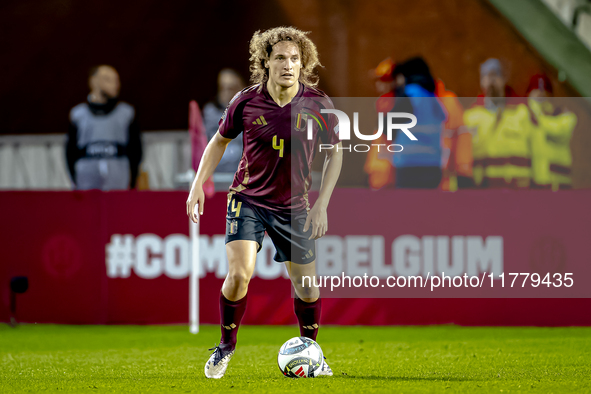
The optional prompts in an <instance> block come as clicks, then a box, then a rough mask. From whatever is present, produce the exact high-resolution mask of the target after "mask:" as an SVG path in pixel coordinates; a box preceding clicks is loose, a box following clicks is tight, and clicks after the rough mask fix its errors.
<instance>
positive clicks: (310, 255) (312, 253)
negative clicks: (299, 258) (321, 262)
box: [304, 249, 314, 259]
mask: <svg viewBox="0 0 591 394" xmlns="http://www.w3.org/2000/svg"><path fill="white" fill-rule="evenodd" d="M313 256H314V252H312V249H310V250H308V251H307V252H306V255H305V256H304V258H305V259H309V258H310V257H313Z"/></svg>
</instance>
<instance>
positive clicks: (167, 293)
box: [0, 189, 591, 325]
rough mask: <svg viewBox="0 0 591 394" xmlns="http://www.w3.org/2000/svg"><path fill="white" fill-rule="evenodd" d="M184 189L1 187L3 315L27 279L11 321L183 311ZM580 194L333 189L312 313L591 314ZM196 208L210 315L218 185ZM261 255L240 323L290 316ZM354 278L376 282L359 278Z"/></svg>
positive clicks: (216, 270) (217, 256)
mask: <svg viewBox="0 0 591 394" xmlns="http://www.w3.org/2000/svg"><path fill="white" fill-rule="evenodd" d="M186 197H187V194H186V193H184V192H135V191H131V192H108V193H103V192H99V191H91V192H2V193H0V204H2V205H1V206H2V207H3V208H2V213H1V223H2V224H1V226H2V227H1V230H0V244H1V250H2V257H1V262H0V321H8V319H9V316H10V298H11V297H10V287H9V284H10V279H11V278H13V277H15V276H26V277H28V279H29V289H28V291H27V292H26V293H24V294H19V295H17V296H16V317H17V319H18V320H19V321H22V322H31V323H33V322H38V323H49V322H51V323H71V324H167V323H186V322H188V316H189V284H188V275H189V270H190V242H189V238H188V231H189V226H188V219H187V217H186V214H185V200H186ZM590 197H591V192H589V191H565V192H557V193H553V192H549V191H500V190H490V191H484V190H482V191H480V190H474V191H463V192H458V193H443V192H438V191H393V190H385V191H380V192H371V191H368V190H361V189H339V190H337V191H335V193H334V195H333V198H332V200H331V205H330V208H329V234H328V235H327V236H325V237H324V238H322V239H321V240H320V241H319V242H318V243H317V256H318V257H317V265H318V274H319V275H320V276H321V277H324V278H328V285H326V283H324V284H325V285H326V286H324V287H323V289H322V294H323V298H324V301H323V317H322V322H323V324H441V323H457V324H465V325H590V324H591V314H589V313H588V311H589V310H590V307H591V299H590V298H589V297H591V287H590V286H588V285H587V281H588V280H589V279H590V278H591V264H589V263H590V261H589V260H590V259H589V257H588V253H587V250H586V249H587V240H589V239H591V208H590V207H589V204H588V201H589V200H590ZM205 208H206V209H205V214H204V216H203V217H202V222H201V234H202V236H201V239H200V249H201V256H200V260H201V271H200V273H201V280H200V287H201V288H200V312H201V313H200V318H201V322H202V323H218V318H219V317H218V297H219V291H220V288H221V284H222V281H223V278H224V276H225V274H226V272H227V261H226V256H225V248H224V235H223V234H224V231H225V220H224V216H225V210H226V195H225V193H218V194H216V195H215V196H214V197H213V198H210V199H208V200H207V203H206V207H205ZM273 254H274V248H273V245H272V243H271V242H270V240H269V239H266V240H265V242H264V245H263V250H262V251H261V253H259V255H258V258H257V266H256V270H255V277H254V278H253V280H252V281H251V284H250V287H249V304H248V307H247V313H246V316H245V319H244V323H245V324H293V323H295V322H296V320H295V316H294V314H293V301H292V299H291V297H290V281H289V279H287V275H286V273H285V270H284V268H283V265H282V264H277V263H275V262H273V261H272V256H273ZM512 274H517V275H516V276H515V275H512ZM525 274H527V277H526V275H525ZM533 274H538V276H539V277H534V278H533V279H532V276H533ZM546 274H548V277H547V278H546V279H547V280H545V279H544V278H545V277H546ZM557 274H558V275H557ZM566 274H571V275H569V276H567V275H566ZM363 275H367V276H368V278H369V280H368V282H369V281H370V279H371V277H375V278H376V279H375V280H377V281H378V282H371V283H369V284H363V285H361V286H359V287H356V286H355V284H356V283H358V282H355V281H356V279H355V278H360V280H363ZM446 275H447V276H449V277H450V279H449V280H448V281H447V282H446V280H447V279H444V280H443V284H442V283H439V284H438V286H434V283H433V278H434V277H438V278H445V276H446ZM501 275H503V276H504V277H503V278H501ZM344 276H349V277H351V282H353V283H352V284H351V285H349V286H346V285H344V284H341V283H339V285H338V286H335V285H336V279H334V278H337V277H338V278H339V279H343V277H344ZM413 277H414V278H415V279H414V281H415V283H414V284H413V285H411V284H410V281H411V279H410V278H413ZM402 278H405V279H404V281H405V283H404V284H403V283H402ZM456 278H460V280H459V281H458V282H457V283H453V281H454V280H456ZM470 278H478V280H479V282H478V283H476V282H475V279H470ZM558 278H559V279H560V281H559V280H558ZM569 278H570V280H568V279H569ZM538 279H539V280H538ZM470 280H472V282H470ZM344 281H346V279H344ZM417 281H422V282H421V283H420V284H417V283H416V282H417ZM571 281H572V282H571ZM372 283H373V284H375V283H378V286H377V287H372ZM392 284H394V286H391V285H392ZM381 285H384V287H380V286H381ZM567 285H570V286H567ZM351 297H354V298H351ZM369 297H371V298H369Z"/></svg>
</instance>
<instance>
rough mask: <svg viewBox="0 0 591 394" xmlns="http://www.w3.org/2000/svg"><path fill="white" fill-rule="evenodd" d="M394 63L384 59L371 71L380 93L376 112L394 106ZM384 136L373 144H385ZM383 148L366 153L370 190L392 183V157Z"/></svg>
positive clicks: (373, 148) (384, 110)
mask: <svg viewBox="0 0 591 394" xmlns="http://www.w3.org/2000/svg"><path fill="white" fill-rule="evenodd" d="M394 66H395V63H394V61H392V59H391V58H387V59H384V60H383V61H381V62H380V64H378V66H377V67H376V68H375V69H374V70H372V71H371V73H372V77H373V78H374V79H375V87H376V92H377V93H378V94H379V95H380V97H379V98H378V100H377V101H376V111H377V112H388V111H390V110H391V109H392V108H394V100H395V98H394V96H395V94H394V87H395V81H394V78H393V75H392V72H393V71H394ZM387 143H388V141H387V139H386V136H384V135H383V136H382V137H380V139H379V140H378V141H376V142H375V144H387ZM390 155H391V153H389V152H388V151H387V150H385V149H383V148H382V149H381V150H380V151H378V148H377V147H375V146H372V148H371V149H370V151H369V152H368V153H367V158H366V159H365V166H364V167H363V170H364V171H365V173H367V175H368V183H369V187H370V189H372V190H379V189H381V188H384V187H388V186H392V185H394V180H395V171H394V166H393V165H392V158H391V157H390Z"/></svg>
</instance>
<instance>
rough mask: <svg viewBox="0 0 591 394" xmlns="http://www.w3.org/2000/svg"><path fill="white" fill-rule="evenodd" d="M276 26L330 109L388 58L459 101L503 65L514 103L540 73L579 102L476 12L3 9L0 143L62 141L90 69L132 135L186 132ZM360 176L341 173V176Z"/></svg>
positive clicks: (489, 11) (28, 1) (337, 1)
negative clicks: (311, 46) (305, 48)
mask: <svg viewBox="0 0 591 394" xmlns="http://www.w3.org/2000/svg"><path fill="white" fill-rule="evenodd" d="M279 25H293V26H295V27H298V28H300V29H303V30H307V31H311V32H312V33H311V34H310V37H311V38H312V39H313V41H314V42H315V43H316V45H317V46H318V50H319V52H320V60H321V62H322V63H323V65H324V68H322V69H321V70H320V72H319V73H320V88H321V89H322V90H324V91H326V92H327V93H328V94H329V95H331V96H335V97H372V96H375V90H374V85H373V81H372V80H371V78H370V77H369V70H370V69H372V68H374V67H375V66H376V65H377V64H378V63H379V62H380V61H381V60H382V59H384V58H386V57H388V56H391V57H392V58H394V59H395V60H397V61H402V60H404V59H405V58H408V57H411V56H415V55H421V56H423V57H424V58H425V59H426V60H427V62H428V63H429V64H430V66H431V69H432V71H433V74H434V75H435V76H436V77H439V78H441V79H443V81H444V82H445V84H446V87H447V88H448V89H450V90H453V91H454V92H455V93H456V94H457V95H458V96H460V97H473V96H476V95H477V94H478V93H479V89H480V88H479V65H480V64H481V63H482V62H483V61H484V60H486V59H487V58H489V57H498V58H500V59H501V60H502V61H503V62H504V64H505V65H506V67H507V69H508V71H509V83H510V85H511V86H513V88H514V89H515V90H516V91H517V92H518V93H519V94H525V90H526V88H527V84H528V81H529V78H530V77H531V76H532V75H533V74H535V73H537V72H545V73H547V74H548V75H549V76H550V78H551V80H552V82H553V83H554V90H555V94H556V96H566V97H577V96H579V94H578V92H577V91H576V90H575V89H573V88H572V87H570V86H569V85H568V84H565V83H560V82H559V81H558V79H557V74H558V72H557V70H555V69H554V68H553V67H552V66H550V65H549V64H548V63H547V62H546V61H545V60H544V59H543V58H542V56H540V55H539V53H538V52H537V51H536V50H535V49H534V48H533V47H532V46H531V45H530V44H529V43H528V42H527V41H526V40H525V39H524V38H523V37H522V36H521V35H520V34H519V33H518V32H517V30H516V29H515V28H514V27H513V25H512V24H511V23H510V22H509V21H507V20H506V19H505V18H504V17H503V16H502V15H501V14H500V13H499V12H498V11H497V10H496V9H495V8H494V7H493V6H492V5H491V4H489V3H488V2H487V1H486V0H445V1H433V0H414V1H412V2H408V1H402V0H374V1H353V0H326V1H316V0H297V1H294V0H268V1H262V0H255V1H235V0H225V1H222V0H211V1H195V0H170V1H166V2H163V1H156V0H144V1H141V2H139V1H115V0H103V1H100V2H98V1H82V0H21V1H8V2H6V1H5V2H3V5H1V6H0V26H1V29H2V30H1V31H2V34H1V35H0V53H1V60H2V61H1V62H0V75H1V76H2V83H1V84H0V133H1V134H22V133H65V132H66V130H67V125H68V112H69V110H70V108H71V107H73V106H74V105H76V104H77V103H79V102H82V101H84V100H85V98H86V95H87V94H88V87H87V75H88V70H89V68H90V67H91V66H93V65H97V64H111V65H113V66H114V67H116V68H117V69H118V70H119V72H120V75H121V81H122V91H121V98H122V99H123V100H126V101H128V102H130V103H131V104H133V105H134V106H135V107H136V109H137V110H138V115H139V120H140V125H141V128H142V130H175V129H176V130H178V129H186V128H187V117H188V115H187V113H188V102H189V100H191V99H196V100H197V101H198V102H199V103H200V104H204V103H205V102H206V101H207V100H208V99H210V98H211V97H213V96H214V95H215V92H216V75H217V72H218V71H219V70H220V69H221V68H223V67H233V68H235V69H237V70H238V71H239V72H240V73H241V74H242V75H243V76H244V77H245V79H248V75H249V72H248V57H249V54H248V42H249V40H250V38H251V36H252V34H253V32H254V31H256V30H258V29H266V28H270V27H275V26H279ZM572 110H576V109H572ZM579 120H580V122H579V127H578V129H577V130H576V131H575V134H574V136H573V141H572V149H573V160H574V163H573V182H574V185H575V187H590V186H591V170H590V169H591V155H589V154H588V152H589V151H591V135H590V133H588V132H587V131H586V130H588V127H587V126H588V125H589V116H588V115H587V117H586V118H585V117H581V116H580V117H579ZM581 130H582V131H581ZM358 156H359V155H358ZM360 158H361V156H360ZM361 167H362V163H356V162H354V160H353V161H349V162H347V163H345V171H347V170H351V171H354V172H355V171H356V172H359V171H362V169H361Z"/></svg>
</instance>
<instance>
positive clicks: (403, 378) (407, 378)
mask: <svg viewBox="0 0 591 394" xmlns="http://www.w3.org/2000/svg"><path fill="white" fill-rule="evenodd" d="M340 377H342V378H343V379H361V380H394V381H398V382H420V381H425V382H435V381H441V382H476V381H480V380H482V379H471V378H454V377H444V376H440V377H438V376H429V377H424V378H421V377H412V376H375V375H367V376H356V375H341V376H340Z"/></svg>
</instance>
